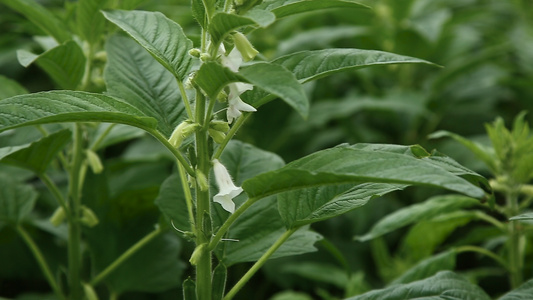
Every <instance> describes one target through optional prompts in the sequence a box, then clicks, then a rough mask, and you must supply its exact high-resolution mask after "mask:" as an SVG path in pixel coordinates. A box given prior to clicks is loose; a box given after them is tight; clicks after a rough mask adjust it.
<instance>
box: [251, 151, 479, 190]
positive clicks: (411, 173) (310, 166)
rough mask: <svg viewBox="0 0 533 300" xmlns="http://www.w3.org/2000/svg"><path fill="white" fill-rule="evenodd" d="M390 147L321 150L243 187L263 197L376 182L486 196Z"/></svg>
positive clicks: (477, 188)
mask: <svg viewBox="0 0 533 300" xmlns="http://www.w3.org/2000/svg"><path fill="white" fill-rule="evenodd" d="M379 147H381V148H382V150H380V149H379ZM390 147H394V146H391V145H373V146H372V147H368V146H367V145H366V144H359V145H357V144H356V145H353V146H347V145H343V146H339V147H335V148H331V149H327V150H322V151H318V152H315V153H313V154H311V155H308V156H306V157H304V158H301V159H299V160H296V161H294V162H292V163H290V164H288V165H286V166H285V167H283V168H281V169H279V170H276V171H272V172H268V173H265V174H261V175H259V176H256V177H254V178H252V179H249V180H247V181H245V182H244V183H243V189H244V190H245V191H246V193H247V194H248V196H249V197H259V198H262V197H266V196H269V195H274V194H277V193H281V192H286V191H290V190H296V189H303V188H310V187H316V186H321V185H340V184H349V183H350V184H360V183H365V182H376V183H394V184H416V185H426V186H433V187H440V188H445V189H449V190H452V191H455V192H459V193H463V194H466V195H468V196H471V197H476V198H481V197H483V196H484V192H483V190H482V189H480V188H479V187H477V186H475V185H473V184H471V183H470V182H468V181H466V180H465V179H463V178H461V177H459V176H456V175H453V174H452V173H450V172H448V171H446V170H444V169H442V168H440V167H438V166H436V165H434V164H433V163H432V162H431V161H429V160H428V159H427V158H418V157H416V156H415V155H413V154H412V153H411V154H409V153H395V152H390V151H389V148H390ZM411 148H412V147H404V148H403V149H411ZM399 149H402V148H399Z"/></svg>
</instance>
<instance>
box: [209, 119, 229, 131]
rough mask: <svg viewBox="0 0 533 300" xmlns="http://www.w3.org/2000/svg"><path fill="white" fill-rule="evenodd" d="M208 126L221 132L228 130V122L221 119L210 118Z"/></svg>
mask: <svg viewBox="0 0 533 300" xmlns="http://www.w3.org/2000/svg"><path fill="white" fill-rule="evenodd" d="M209 127H211V128H213V129H214V130H218V131H222V132H228V130H229V124H228V122H226V121H222V120H212V121H211V123H209Z"/></svg>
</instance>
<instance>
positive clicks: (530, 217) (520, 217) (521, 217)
mask: <svg viewBox="0 0 533 300" xmlns="http://www.w3.org/2000/svg"><path fill="white" fill-rule="evenodd" d="M509 220H510V221H518V220H533V213H525V214H521V215H518V216H514V217H511V218H509Z"/></svg>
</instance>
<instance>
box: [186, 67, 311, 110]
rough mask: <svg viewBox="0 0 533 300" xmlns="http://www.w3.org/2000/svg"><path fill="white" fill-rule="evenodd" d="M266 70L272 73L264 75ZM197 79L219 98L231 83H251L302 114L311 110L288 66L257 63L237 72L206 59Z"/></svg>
mask: <svg viewBox="0 0 533 300" xmlns="http://www.w3.org/2000/svg"><path fill="white" fill-rule="evenodd" d="M264 74H269V76H264ZM195 82H196V83H197V84H198V85H199V86H200V87H201V88H202V89H203V90H204V91H205V92H206V93H207V94H208V95H209V97H211V98H216V96H217V95H218V93H219V92H220V91H221V90H222V89H223V88H224V87H225V86H226V85H227V84H229V83H232V82H247V83H251V84H253V85H254V86H256V87H258V88H260V89H261V90H263V91H265V92H268V93H270V94H273V95H275V96H277V97H279V98H281V99H282V100H283V101H285V102H286V103H287V104H289V105H290V106H291V107H293V108H294V109H295V110H296V111H297V112H298V113H299V114H300V115H302V116H307V113H308V111H309V102H308V100H307V96H306V95H305V92H304V90H303V88H302V86H301V85H300V83H298V81H297V80H296V79H295V78H294V75H293V74H291V73H290V72H288V71H287V70H286V69H285V68H283V67H280V66H277V65H274V64H270V63H257V64H253V65H251V66H249V67H246V68H244V69H243V70H241V71H239V72H238V73H233V72H231V70H230V69H228V68H224V67H222V66H221V65H220V64H217V63H214V62H211V63H204V64H203V65H202V66H201V67H200V70H198V73H197V75H196V77H195Z"/></svg>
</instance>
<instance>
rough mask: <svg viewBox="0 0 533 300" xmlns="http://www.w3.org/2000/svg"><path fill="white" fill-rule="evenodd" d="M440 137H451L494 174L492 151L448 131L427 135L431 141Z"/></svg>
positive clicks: (494, 157) (494, 163)
mask: <svg viewBox="0 0 533 300" xmlns="http://www.w3.org/2000/svg"><path fill="white" fill-rule="evenodd" d="M442 137H451V138H453V139H454V140H456V141H457V142H459V143H461V144H462V145H463V146H465V147H466V148H468V150H470V151H471V152H472V153H474V155H475V156H476V157H477V158H479V159H480V160H482V161H483V162H484V163H485V164H486V165H487V166H488V167H489V168H490V169H491V170H492V172H496V160H497V158H496V156H495V154H494V150H493V149H491V148H488V147H486V146H484V145H481V144H479V143H476V142H472V141H470V140H468V139H466V138H464V137H462V136H460V135H458V134H455V133H452V132H449V131H445V130H440V131H437V132H435V133H432V134H431V135H429V138H432V139H438V138H442Z"/></svg>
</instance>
